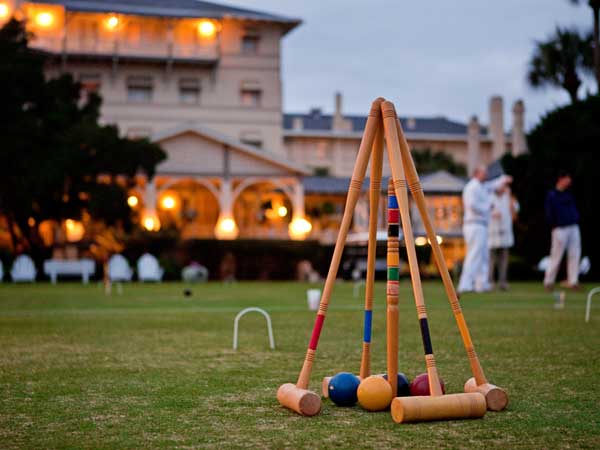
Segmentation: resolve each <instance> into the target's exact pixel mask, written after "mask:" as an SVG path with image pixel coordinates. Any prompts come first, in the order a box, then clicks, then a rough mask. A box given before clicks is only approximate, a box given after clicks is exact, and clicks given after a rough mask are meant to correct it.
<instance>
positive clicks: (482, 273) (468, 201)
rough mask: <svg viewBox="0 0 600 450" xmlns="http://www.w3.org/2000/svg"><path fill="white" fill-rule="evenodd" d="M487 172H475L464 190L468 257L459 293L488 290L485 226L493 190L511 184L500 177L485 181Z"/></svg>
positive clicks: (482, 169)
mask: <svg viewBox="0 0 600 450" xmlns="http://www.w3.org/2000/svg"><path fill="white" fill-rule="evenodd" d="M486 178H487V169H486V168H485V166H480V167H478V168H477V169H475V172H474V173H473V178H471V180H470V181H469V182H468V183H467V185H466V186H465V188H464V190H463V207H464V220H463V234H464V237H465V242H466V244H467V256H466V258H465V261H464V265H463V270H462V273H461V275H460V282H459V283H458V292H459V293H463V292H470V291H476V292H485V291H489V290H490V282H489V258H490V253H489V249H488V223H489V220H490V212H491V208H492V198H491V196H492V191H494V190H496V189H499V188H500V187H501V186H504V185H506V184H508V183H510V182H511V181H512V178H511V177H510V176H506V175H503V176H501V177H500V178H499V179H498V180H495V181H493V182H486V181H485V180H486Z"/></svg>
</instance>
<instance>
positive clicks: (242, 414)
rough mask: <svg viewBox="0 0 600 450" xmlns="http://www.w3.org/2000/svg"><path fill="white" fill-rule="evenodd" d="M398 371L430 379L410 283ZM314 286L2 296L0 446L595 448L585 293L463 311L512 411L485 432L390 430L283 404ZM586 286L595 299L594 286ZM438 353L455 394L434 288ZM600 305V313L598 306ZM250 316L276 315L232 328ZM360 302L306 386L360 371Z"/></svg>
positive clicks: (596, 403)
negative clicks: (280, 391) (259, 311)
mask: <svg viewBox="0 0 600 450" xmlns="http://www.w3.org/2000/svg"><path fill="white" fill-rule="evenodd" d="M401 284H402V286H401V288H402V289H401V293H400V294H401V297H400V302H401V308H400V315H401V318H400V367H401V369H402V370H403V371H404V372H405V373H406V374H407V375H409V377H411V378H412V377H414V376H415V375H416V374H418V373H421V372H423V371H424V361H423V356H422V345H421V343H420V335H419V331H418V323H417V320H416V313H415V310H414V306H413V303H412V301H413V300H412V295H411V294H410V289H409V288H410V286H409V284H408V281H406V280H403V281H402V282H401ZM308 287H309V285H306V284H297V283H238V284H235V285H221V284H217V283H210V284H207V285H197V286H194V287H193V295H192V296H191V297H189V298H185V297H184V296H183V295H182V291H183V288H184V285H183V284H170V283H165V284H160V285H138V284H133V285H126V286H125V292H124V294H123V295H116V294H115V295H113V296H112V297H106V296H104V294H103V292H102V290H101V289H100V287H99V286H98V285H96V284H93V285H89V286H81V285H78V284H59V285H57V286H52V285H48V284H43V283H42V284H37V285H32V286H22V285H10V284H6V283H5V284H3V285H0V448H35V449H46V448H115V449H125V448H243V447H246V448H351V449H354V448H356V449H358V448H361V449H362V448H365V449H366V448H490V447H494V448H535V449H541V448H548V449H554V448H600V305H598V306H597V307H596V309H595V310H593V311H592V320H591V321H590V323H588V324H586V323H584V320H583V318H584V304H585V293H578V294H569V295H568V296H567V303H566V308H565V309H564V310H554V308H553V299H552V298H551V297H550V296H549V295H548V294H546V293H544V292H543V290H542V288H541V286H540V284H516V283H515V284H514V285H513V286H512V288H513V289H512V291H511V292H510V293H492V294H487V295H466V296H464V298H463V300H462V305H463V309H464V311H465V316H466V318H467V321H468V323H469V326H470V329H471V334H472V336H473V338H474V341H475V344H476V348H477V351H478V353H479V356H480V358H481V360H482V364H483V366H484V369H485V370H486V373H487V376H488V378H490V381H492V382H494V383H496V384H498V385H500V386H502V387H504V388H506V389H507V391H508V393H509V396H510V405H509V407H508V409H507V410H506V411H504V412H501V413H488V414H486V416H485V418H484V419H482V420H470V421H452V422H437V423H421V424H413V425H396V424H394V423H393V421H392V419H391V417H390V415H389V412H381V413H367V412H365V411H363V410H361V409H360V407H358V406H357V407H353V408H339V407H335V406H334V405H332V404H331V403H330V402H329V401H325V402H324V407H323V411H322V412H321V414H320V415H318V416H316V417H313V418H305V417H300V416H298V415H296V414H294V413H291V412H290V411H288V410H285V409H283V408H282V407H280V406H279V404H278V403H277V400H276V398H275V393H276V390H277V388H278V386H279V385H280V384H282V383H284V382H289V381H294V382H295V380H296V377H297V374H298V371H299V369H300V366H301V364H302V361H303V358H304V352H305V349H306V345H307V343H308V339H309V335H310V332H311V328H312V324H313V321H314V313H312V312H309V311H308V310H307V308H306V299H305V290H306V289H307V288H308ZM587 287H588V288H589V287H590V286H587ZM425 295H426V300H427V302H428V307H429V308H428V309H429V316H430V326H431V331H432V339H433V347H434V351H435V353H436V358H437V362H438V366H439V371H440V375H441V376H442V378H443V379H444V380H445V382H446V387H447V392H461V391H462V385H463V383H464V381H465V380H466V379H467V378H469V377H470V373H469V367H468V363H467V360H466V355H465V352H464V349H463V347H462V343H461V341H460V337H459V334H458V330H457V329H456V326H455V322H454V318H453V317H452V314H451V311H450V308H449V305H448V303H447V301H446V299H445V297H444V296H443V291H442V288H441V284H439V283H426V284H425ZM599 302H600V301H599ZM375 303H376V306H375V312H374V337H373V349H374V350H373V351H374V353H373V364H372V365H373V370H374V371H377V372H382V371H385V348H384V343H385V323H384V318H385V295H384V284H378V285H377V297H376V301H375ZM246 306H260V307H263V308H265V309H266V310H267V311H268V312H269V313H270V314H271V316H272V319H273V327H274V332H275V340H276V346H277V349H276V350H275V351H271V350H269V349H268V345H267V336H266V330H265V325H264V319H263V318H262V317H260V316H259V315H248V316H246V317H245V318H244V319H243V320H242V324H241V333H240V349H239V350H238V351H237V352H235V351H233V350H232V348H231V347H232V332H233V319H234V317H235V315H236V313H237V312H238V311H239V310H240V309H242V308H244V307H246ZM361 310H362V299H354V298H353V297H352V285H351V284H347V283H339V284H338V285H337V286H336V289H335V291H334V297H333V299H332V302H331V307H330V310H329V314H328V318H327V320H326V322H325V328H324V330H323V333H322V335H321V342H320V345H319V349H318V352H317V359H316V362H315V366H314V372H313V377H312V383H311V387H312V388H313V389H314V390H316V391H319V389H320V381H321V378H322V377H323V376H325V375H332V374H335V373H336V372H338V371H342V370H347V371H352V372H355V373H356V372H358V366H359V359H360V349H361V339H362V311H361Z"/></svg>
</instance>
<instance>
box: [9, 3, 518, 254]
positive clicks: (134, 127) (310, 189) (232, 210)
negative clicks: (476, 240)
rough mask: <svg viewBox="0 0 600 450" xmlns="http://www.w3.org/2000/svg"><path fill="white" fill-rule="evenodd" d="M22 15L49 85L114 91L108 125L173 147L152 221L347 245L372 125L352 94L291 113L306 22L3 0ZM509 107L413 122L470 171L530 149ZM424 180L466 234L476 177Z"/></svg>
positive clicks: (445, 225) (144, 198) (197, 231)
mask: <svg viewBox="0 0 600 450" xmlns="http://www.w3.org/2000/svg"><path fill="white" fill-rule="evenodd" d="M13 14H14V15H17V16H18V17H21V18H23V19H25V20H26V21H27V27H28V28H29V30H30V31H31V32H32V33H33V36H34V38H33V40H32V46H33V47H35V48H36V49H38V50H40V51H42V52H44V53H45V54H47V55H48V61H49V63H48V66H47V74H48V76H54V75H58V74H60V73H63V72H69V73H72V74H73V76H74V77H75V78H76V79H77V80H79V81H80V82H81V84H82V86H83V90H84V93H90V92H95V93H98V94H100V95H101V97H102V99H103V104H102V111H101V113H102V114H101V121H102V122H103V123H106V124H116V125H118V127H119V129H120V131H121V133H122V134H123V135H126V136H129V137H131V138H148V139H150V140H151V141H153V142H156V143H158V144H160V145H161V146H162V148H163V149H164V150H165V151H166V153H167V155H168V157H167V159H166V160H165V161H164V162H162V163H161V164H160V165H159V166H158V168H157V174H156V176H155V177H154V178H153V179H151V180H148V179H145V178H144V177H141V176H140V177H139V180H138V185H137V187H136V188H135V189H134V190H132V192H131V194H130V199H129V200H130V205H131V206H132V208H135V209H136V212H137V216H138V220H139V224H140V226H143V227H145V228H147V229H149V230H158V229H159V228H174V229H176V230H177V231H178V232H179V234H180V236H181V238H182V239H184V240H185V239H235V238H238V239H260V240H286V239H294V240H298V239H309V240H317V241H320V242H322V243H323V244H331V243H332V242H333V240H334V238H335V234H336V231H337V227H338V226H339V221H340V219H341V213H342V210H343V204H344V199H345V191H346V189H347V185H348V178H349V176H350V174H351V171H352V166H353V163H354V160H355V156H356V154H357V150H358V146H359V142H360V138H361V134H362V130H363V127H364V124H365V122H366V117H365V116H351V115H346V114H344V111H343V107H342V106H343V105H342V103H343V99H342V95H341V94H336V95H335V98H334V99H332V100H334V103H335V105H334V113H333V114H330V115H328V114H324V113H323V112H322V111H321V110H320V109H318V108H314V109H312V110H311V111H309V112H307V113H302V114H300V113H298V114H291V113H284V111H283V106H282V80H281V42H282V40H283V39H285V38H286V35H287V34H288V33H290V32H293V30H294V29H295V28H296V27H298V26H300V25H301V21H300V20H298V19H295V18H289V17H283V16H280V15H275V14H269V13H264V12H259V11H252V10H248V9H241V8H235V7H230V6H225V5H220V4H216V3H209V2H203V1H196V0H171V1H157V0H104V1H99V0H57V1H52V0H39V1H35V2H23V1H10V0H8V1H7V0H0V21H5V20H8V18H9V17H10V16H12V15H13ZM503 109H504V105H503V101H502V98H500V97H492V98H491V100H490V103H489V123H488V124H487V125H483V124H481V123H480V122H479V121H478V119H477V118H476V117H473V118H472V119H471V120H470V121H469V122H468V123H460V122H457V121H453V120H449V119H447V118H444V117H403V118H401V120H402V124H403V127H404V129H405V131H406V134H407V138H408V140H409V144H410V145H411V147H412V148H413V149H416V150H419V149H430V150H432V151H440V152H445V153H447V154H449V155H451V156H452V157H453V158H454V160H455V161H456V162H458V163H461V164H464V165H465V166H466V167H467V169H468V171H470V170H472V168H473V167H474V166H475V165H477V164H481V163H491V162H492V161H495V160H496V159H498V158H499V157H501V156H502V155H503V154H504V153H505V152H512V153H513V154H520V153H522V152H525V151H526V148H525V134H524V105H523V103H522V102H521V101H518V102H516V103H515V104H514V105H513V106H512V118H513V119H512V123H511V124H510V126H509V128H510V131H509V132H508V133H507V132H506V131H505V130H506V127H505V124H504V123H503V117H504V111H503ZM384 175H389V167H388V166H387V165H385V167H384ZM423 181H424V188H425V191H426V193H427V194H428V201H430V203H431V210H432V213H433V216H434V217H435V220H436V223H437V226H438V229H440V230H441V231H440V234H441V235H442V237H448V238H457V237H458V236H459V235H460V229H461V223H462V222H461V220H462V205H461V203H460V191H461V189H462V187H463V185H464V182H465V180H463V179H460V178H458V177H455V176H452V175H450V174H448V173H445V172H438V173H435V174H427V175H426V176H424V177H423ZM383 198H384V193H383V192H382V199H383ZM382 201H383V200H382ZM361 203H362V207H361V205H359V208H358V211H357V214H356V215H355V221H354V231H355V232H357V233H358V232H361V231H364V227H365V223H364V220H363V219H364V217H365V211H366V208H368V206H367V205H366V198H365V199H362V200H361ZM382 209H383V208H382ZM361 211H362V213H361ZM361 214H362V216H361ZM380 226H381V228H382V229H384V228H385V226H384V224H383V221H382V223H381V225H380ZM416 226H417V230H419V224H418V223H417V224H416Z"/></svg>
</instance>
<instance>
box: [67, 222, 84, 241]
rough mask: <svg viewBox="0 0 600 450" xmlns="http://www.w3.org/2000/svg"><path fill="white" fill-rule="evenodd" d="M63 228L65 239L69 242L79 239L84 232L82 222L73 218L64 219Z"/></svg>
mask: <svg viewBox="0 0 600 450" xmlns="http://www.w3.org/2000/svg"><path fill="white" fill-rule="evenodd" d="M65 229H66V231H67V241H69V242H77V241H80V240H81V239H82V238H83V234H84V233H85V229H84V228H83V224H82V223H81V222H79V221H77V220H73V219H67V220H65Z"/></svg>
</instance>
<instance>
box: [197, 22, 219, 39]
mask: <svg viewBox="0 0 600 450" xmlns="http://www.w3.org/2000/svg"><path fill="white" fill-rule="evenodd" d="M216 32H217V26H216V25H215V24H214V22H212V21H210V20H201V21H200V23H199V24H198V34H200V36H202V37H205V38H209V37H213V36H214V35H215V33H216Z"/></svg>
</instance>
